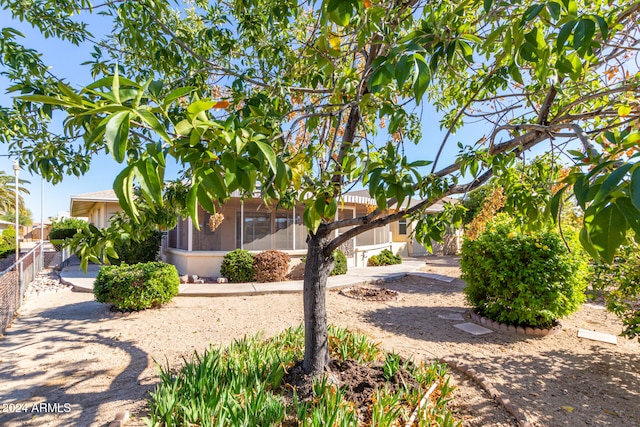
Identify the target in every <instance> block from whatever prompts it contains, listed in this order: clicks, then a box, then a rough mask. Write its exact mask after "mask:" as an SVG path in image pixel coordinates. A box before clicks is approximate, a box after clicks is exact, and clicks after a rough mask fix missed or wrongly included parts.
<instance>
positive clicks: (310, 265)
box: [302, 234, 333, 376]
mask: <svg viewBox="0 0 640 427" xmlns="http://www.w3.org/2000/svg"><path fill="white" fill-rule="evenodd" d="M328 243H329V238H328V237H327V236H326V235H322V234H315V235H313V234H311V235H310V236H309V239H308V241H307V246H308V252H307V261H306V263H305V268H304V288H303V289H304V291H303V292H304V362H303V364H302V368H303V369H304V371H305V372H306V373H308V374H312V375H313V376H319V375H322V374H323V373H324V372H326V370H327V367H328V364H329V343H328V334H327V307H326V304H325V303H326V291H327V279H328V278H329V273H330V272H331V268H332V267H333V259H332V258H331V254H329V256H327V255H325V248H326V247H327V245H328Z"/></svg>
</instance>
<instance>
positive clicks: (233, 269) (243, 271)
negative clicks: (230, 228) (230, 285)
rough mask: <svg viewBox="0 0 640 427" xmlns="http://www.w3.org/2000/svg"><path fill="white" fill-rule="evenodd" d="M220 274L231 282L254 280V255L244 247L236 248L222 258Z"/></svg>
mask: <svg viewBox="0 0 640 427" xmlns="http://www.w3.org/2000/svg"><path fill="white" fill-rule="evenodd" d="M220 274H222V276H223V277H226V278H227V279H229V281H230V282H252V281H253V278H254V270H253V255H252V254H251V253H250V252H249V251H245V250H244V249H236V250H234V251H231V252H229V253H227V254H226V255H225V256H224V258H222V266H221V267H220Z"/></svg>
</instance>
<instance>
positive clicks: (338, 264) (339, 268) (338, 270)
mask: <svg viewBox="0 0 640 427" xmlns="http://www.w3.org/2000/svg"><path fill="white" fill-rule="evenodd" d="M340 274H347V257H346V255H345V254H344V252H342V251H341V250H340V249H336V250H335V251H333V270H331V273H329V275H330V276H338V275H340Z"/></svg>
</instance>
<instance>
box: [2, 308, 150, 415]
mask: <svg viewBox="0 0 640 427" xmlns="http://www.w3.org/2000/svg"><path fill="white" fill-rule="evenodd" d="M112 316H113V314H112V313H110V312H109V308H108V307H107V306H106V305H104V304H99V303H96V302H92V301H88V302H80V303H74V304H69V305H65V306H60V307H55V308H52V309H49V310H44V311H42V312H39V313H38V314H37V315H35V316H33V317H29V318H22V319H20V322H17V326H15V327H14V328H11V329H8V330H7V333H6V335H5V336H4V337H2V339H0V355H1V356H0V359H3V360H1V361H0V384H2V385H3V386H2V387H1V388H0V403H2V404H9V403H14V404H20V405H23V407H24V408H25V409H26V410H27V411H26V412H24V411H23V412H14V413H7V412H6V411H4V413H2V414H0V425H2V426H23V425H25V426H37V425H43V424H46V425H77V426H89V425H95V423H96V414H97V410H98V408H99V406H100V405H102V404H104V403H107V402H112V401H132V400H135V401H139V400H142V399H144V398H145V397H146V393H147V387H145V386H137V387H132V384H138V378H139V376H140V374H141V373H142V372H143V371H144V370H145V369H146V368H147V366H148V355H147V353H146V352H144V351H142V350H141V349H140V348H138V347H137V346H136V345H134V344H132V343H130V342H126V341H120V340H119V334H118V332H117V331H114V330H112V329H111V328H110V327H109V326H108V325H105V327H104V328H101V330H100V331H98V332H88V328H85V327H84V321H86V322H91V323H96V322H98V323H99V322H103V321H107V320H108V319H110V318H112ZM43 354H44V355H46V356H44V357H43V356H42V355H43ZM29 355H31V356H29ZM101 357H110V358H113V360H114V363H112V364H111V366H112V367H110V368H109V369H96V368H95V363H96V362H97V361H98V360H100V358H101ZM8 359H11V360H12V361H14V362H15V363H11V364H10V363H8V362H9V360H8ZM103 365H104V364H103ZM40 403H46V404H48V405H49V406H48V407H47V408H44V410H43V411H40V410H39V409H40V407H39V406H38V405H35V404H40ZM65 404H69V405H70V406H68V405H67V406H65ZM7 408H8V407H7ZM12 408H13V409H15V408H16V406H15V405H14V406H12ZM34 408H35V409H34Z"/></svg>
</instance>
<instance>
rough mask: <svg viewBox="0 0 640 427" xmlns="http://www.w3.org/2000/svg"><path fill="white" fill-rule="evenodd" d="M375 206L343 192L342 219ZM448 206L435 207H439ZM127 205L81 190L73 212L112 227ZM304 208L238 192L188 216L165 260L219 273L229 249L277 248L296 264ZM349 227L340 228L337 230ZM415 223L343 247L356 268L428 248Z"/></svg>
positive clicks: (302, 250) (302, 246)
mask: <svg viewBox="0 0 640 427" xmlns="http://www.w3.org/2000/svg"><path fill="white" fill-rule="evenodd" d="M372 206H375V200H374V199H372V198H370V197H369V195H368V192H367V191H364V190H363V191H354V192H350V193H347V194H345V195H344V196H343V197H342V200H341V203H340V206H339V209H338V212H337V214H336V215H337V218H338V219H346V218H355V217H358V216H362V215H366V214H367V213H368V212H370V209H371V207H372ZM441 209H442V205H436V206H434V207H432V208H431V209H430V211H431V212H436V211H438V210H441ZM120 211H122V209H121V208H120V206H119V204H118V199H117V197H116V195H115V193H114V192H113V191H112V190H105V191H99V192H95V193H88V194H81V195H77V196H73V197H72V198H71V215H72V216H84V217H87V218H88V219H89V222H90V223H92V224H94V225H95V226H96V227H107V226H108V225H109V223H110V217H111V216H112V215H114V214H115V213H116V212H120ZM303 212H304V207H303V206H302V205H297V206H295V207H294V208H292V209H286V210H285V209H279V208H276V207H275V206H268V205H265V204H264V202H262V200H260V199H247V200H242V199H241V198H240V197H239V194H234V195H233V196H232V197H231V198H230V199H229V200H228V201H227V202H226V203H225V204H224V205H223V206H222V207H221V208H220V209H219V210H218V212H217V213H216V214H214V215H212V214H210V213H209V212H206V211H205V210H204V209H203V208H202V207H199V208H198V228H196V227H195V224H194V222H193V220H192V219H191V218H182V219H180V220H179V221H178V225H177V226H176V228H174V229H173V230H170V231H169V232H168V233H167V237H166V239H164V240H163V244H162V248H161V256H162V259H163V261H165V262H168V263H171V264H173V265H175V266H176V268H177V269H178V271H179V272H180V273H181V274H193V275H198V276H202V277H217V276H219V275H220V267H221V265H222V259H223V257H224V255H225V254H227V253H228V252H230V251H232V250H234V249H245V250H248V251H252V252H261V251H264V250H268V249H277V250H280V251H283V252H285V253H287V254H289V256H291V258H292V261H293V264H295V263H296V262H299V260H300V258H302V257H303V256H305V255H306V253H307V244H306V238H307V230H306V227H305V226H304V224H303V219H302V214H303ZM344 231H345V230H344V229H343V230H337V231H336V235H338V234H339V233H341V232H344ZM410 236H411V225H410V224H407V223H406V222H403V221H400V222H397V223H394V224H389V225H386V226H384V227H379V228H375V229H373V230H369V231H367V232H364V233H362V234H359V235H358V236H356V237H354V238H352V239H350V240H349V241H348V242H346V243H345V244H344V245H343V246H342V247H341V250H342V251H343V252H344V253H345V255H346V256H347V262H348V265H349V266H351V267H360V266H366V265H367V260H368V259H369V257H371V256H372V255H376V254H379V253H380V252H381V251H382V250H383V249H389V250H392V251H393V252H395V253H397V252H400V253H401V255H404V256H407V255H414V254H416V251H417V252H419V253H420V254H423V253H426V250H425V249H424V247H422V246H420V245H418V244H417V243H415V242H414V240H413V239H412V238H411V237H410Z"/></svg>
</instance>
